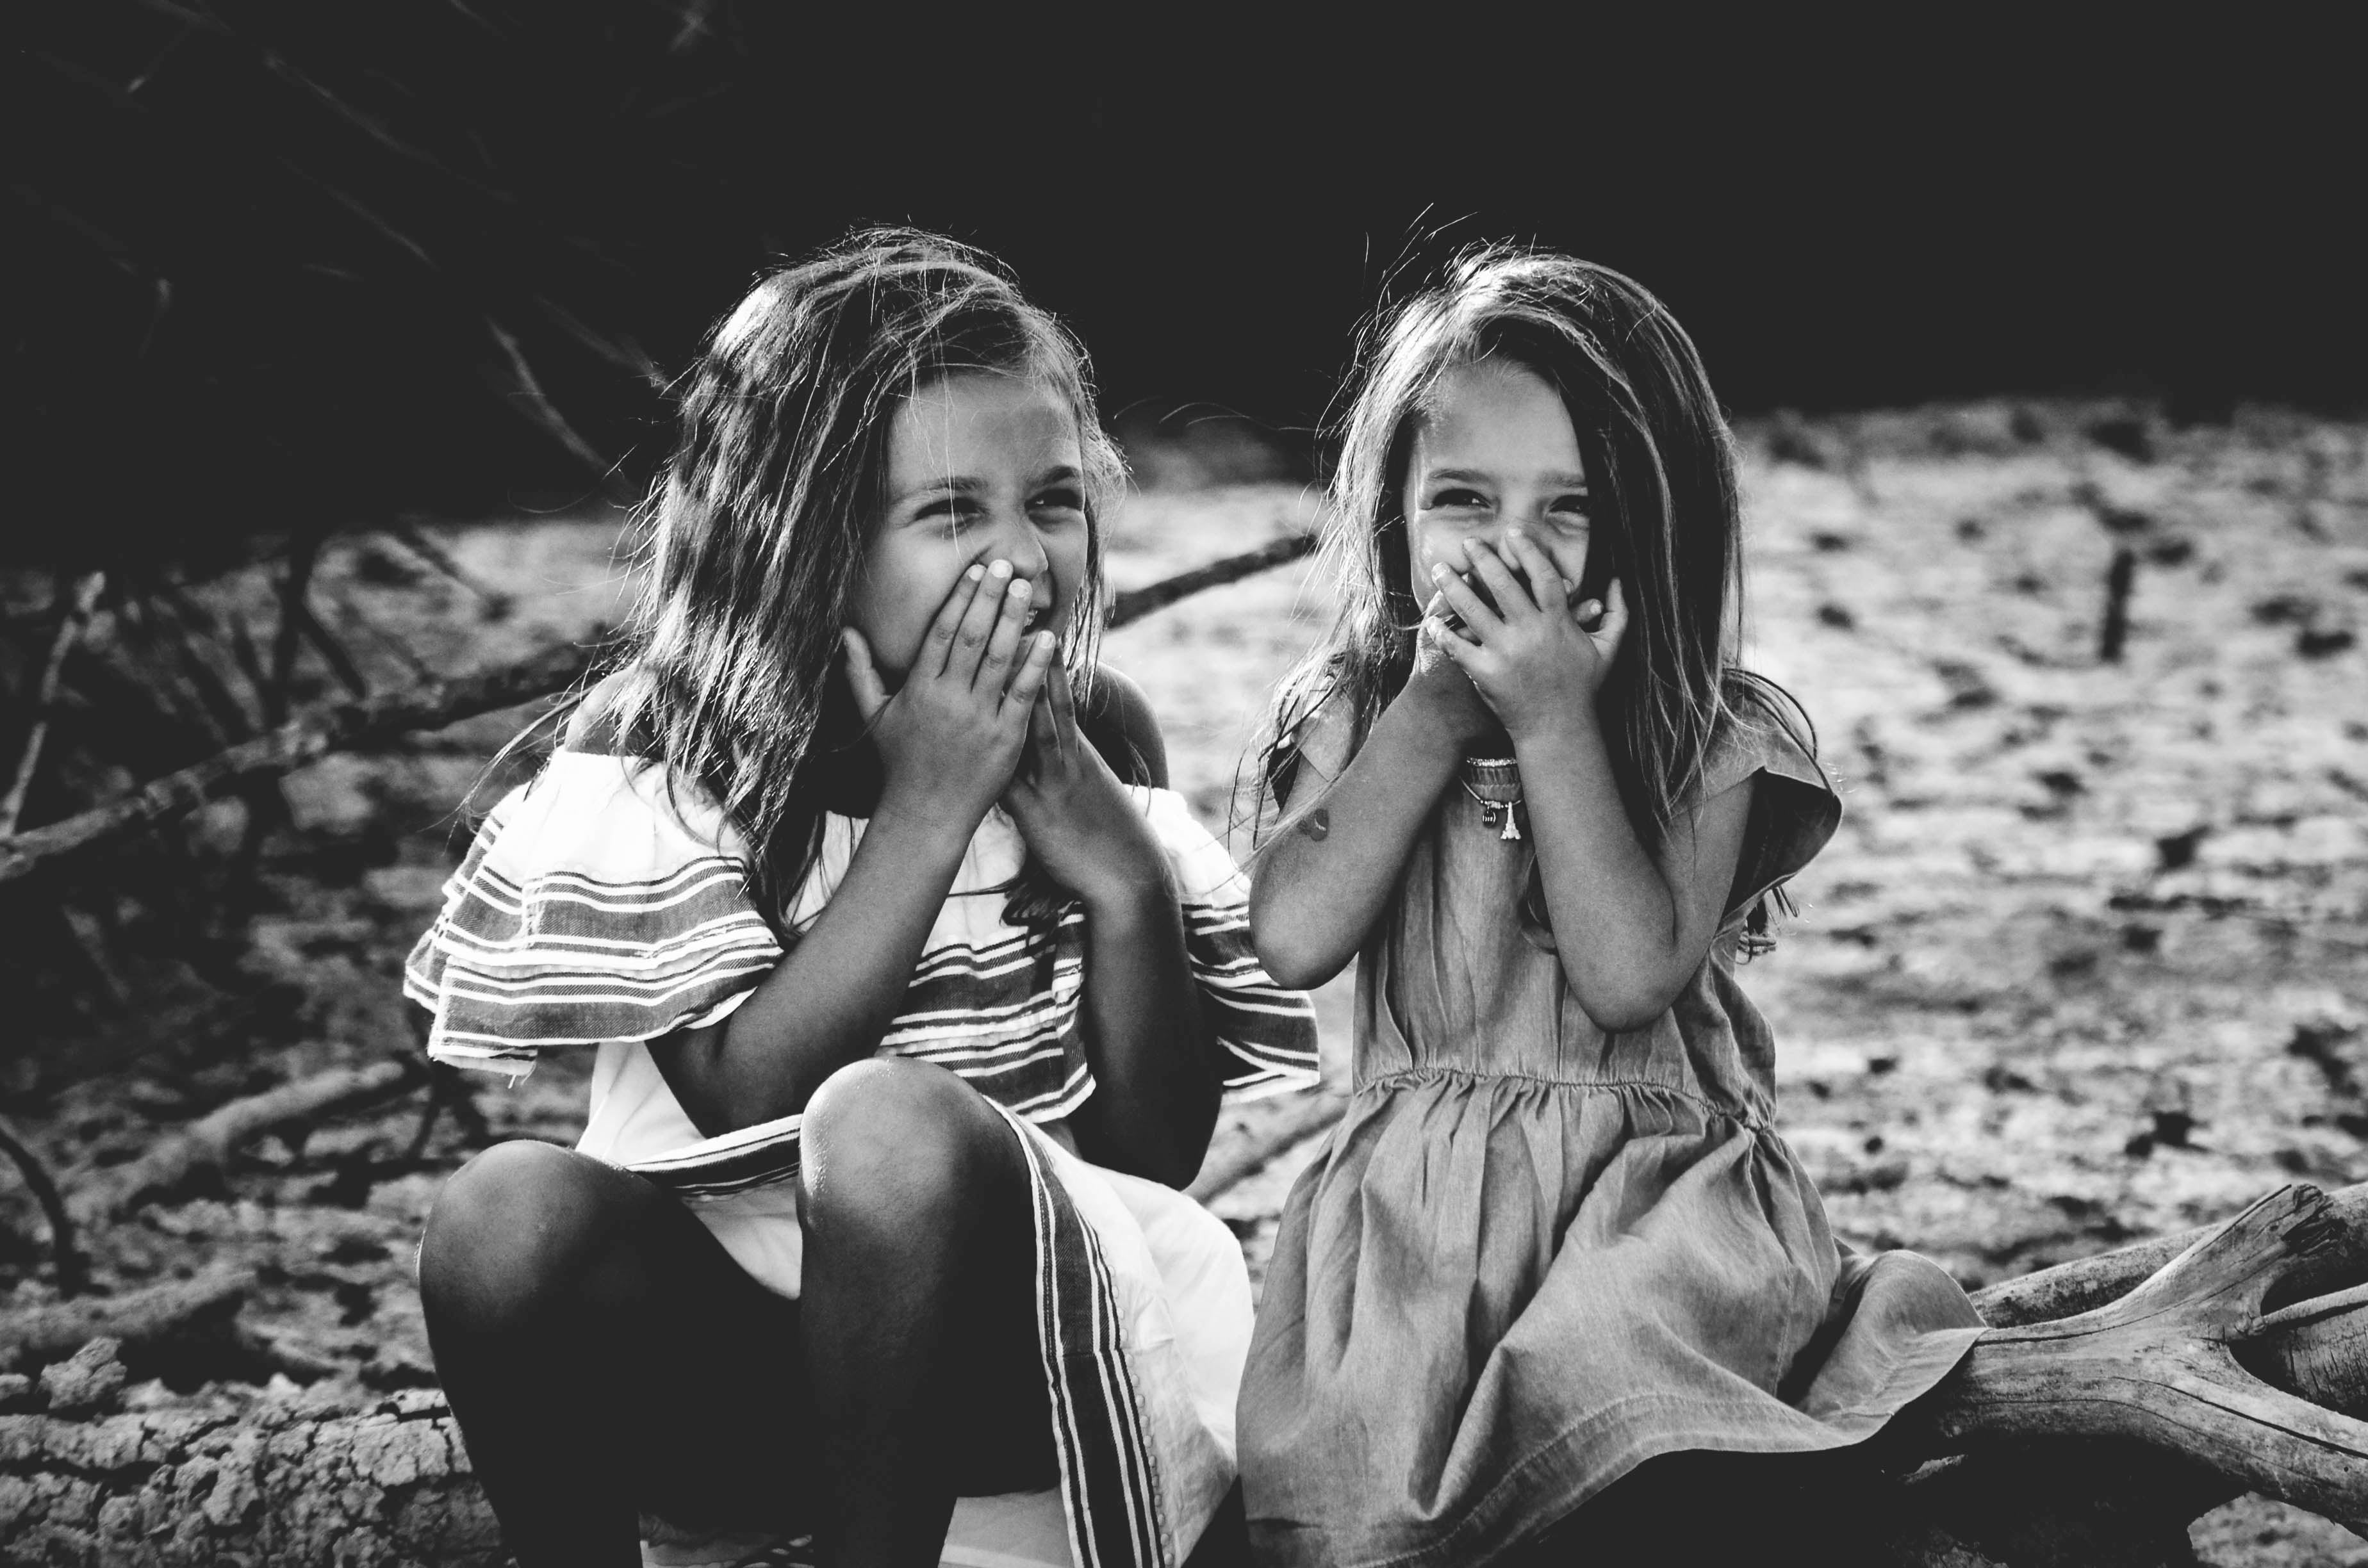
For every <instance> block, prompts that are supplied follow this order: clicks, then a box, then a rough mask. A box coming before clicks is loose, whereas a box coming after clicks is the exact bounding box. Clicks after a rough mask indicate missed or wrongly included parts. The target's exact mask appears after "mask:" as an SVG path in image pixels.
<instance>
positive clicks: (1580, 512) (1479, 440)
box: [1400, 358, 1588, 602]
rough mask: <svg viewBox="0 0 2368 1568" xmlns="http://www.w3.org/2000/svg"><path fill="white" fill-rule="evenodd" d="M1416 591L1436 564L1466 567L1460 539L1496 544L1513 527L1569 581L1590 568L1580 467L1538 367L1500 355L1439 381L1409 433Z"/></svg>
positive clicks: (1410, 539)
mask: <svg viewBox="0 0 2368 1568" xmlns="http://www.w3.org/2000/svg"><path fill="white" fill-rule="evenodd" d="M1400 499H1401V503H1402V505H1403V506H1404V507H1405V517H1406V545H1407V548H1408V550H1410V551H1412V552H1413V557H1414V559H1413V561H1412V562H1411V564H1412V566H1413V568H1414V587H1415V597H1417V599H1418V600H1421V601H1424V602H1428V601H1429V598H1430V596H1431V587H1430V569H1431V567H1432V565H1433V564H1440V565H1444V566H1446V567H1447V568H1448V569H1449V570H1451V571H1454V572H1463V571H1465V570H1466V569H1467V568H1466V565H1465V559H1464V553H1463V542H1464V540H1486V541H1487V542H1488V543H1490V544H1492V545H1497V546H1498V547H1499V548H1500V549H1501V541H1502V540H1503V539H1504V535H1505V530H1506V529H1507V528H1510V527H1512V526H1514V525H1516V524H1519V525H1520V527H1521V528H1523V529H1524V530H1525V531H1526V532H1527V533H1528V534H1529V536H1530V538H1531V540H1533V541H1534V542H1535V543H1536V544H1537V545H1538V546H1539V547H1540V548H1541V549H1543V551H1545V553H1546V556H1547V558H1548V559H1550V560H1551V561H1553V562H1554V566H1555V569H1556V570H1558V571H1559V572H1561V574H1563V576H1564V577H1565V579H1567V580H1568V581H1569V582H1571V583H1572V584H1574V585H1575V584H1577V582H1578V581H1579V578H1580V574H1581V573H1583V572H1584V571H1585V570H1586V567H1587V548H1588V497H1587V469H1586V465H1585V463H1584V462H1583V461H1582V460H1580V457H1579V450H1578V437H1577V434H1576V433H1575V432H1574V431H1573V430H1572V429H1571V424H1570V413H1569V411H1568V410H1567V409H1565V407H1564V406H1563V401H1562V398H1561V396H1560V395H1559V394H1557V393H1556V392H1555V391H1554V388H1553V387H1551V386H1549V385H1548V384H1547V383H1546V382H1545V381H1544V380H1543V378H1541V377H1540V376H1538V375H1537V374H1536V373H1535V372H1533V371H1531V370H1528V369H1523V368H1522V367H1521V366H1520V365H1517V364H1514V363H1512V362H1511V361H1509V360H1505V359H1494V358H1491V359H1481V360H1478V361H1475V362H1474V363H1472V364H1469V365H1462V366H1458V367H1457V368H1456V369H1452V370H1450V371H1448V372H1447V373H1446V374H1445V375H1444V376H1442V377H1441V378H1440V381H1439V385H1438V387H1437V388H1436V389H1435V390H1434V391H1433V392H1432V393H1431V396H1430V398H1429V401H1428V403H1427V404H1426V406H1425V409H1424V412H1423V415H1422V417H1421V420H1420V422H1419V424H1418V425H1417V427H1416V430H1415V438H1414V449H1413V453H1412V455H1411V456H1410V457H1409V459H1408V460H1407V462H1406V490H1405V493H1404V494H1403V495H1402V496H1401V498H1400Z"/></svg>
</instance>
